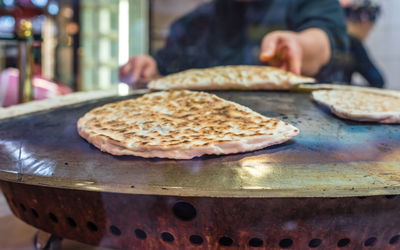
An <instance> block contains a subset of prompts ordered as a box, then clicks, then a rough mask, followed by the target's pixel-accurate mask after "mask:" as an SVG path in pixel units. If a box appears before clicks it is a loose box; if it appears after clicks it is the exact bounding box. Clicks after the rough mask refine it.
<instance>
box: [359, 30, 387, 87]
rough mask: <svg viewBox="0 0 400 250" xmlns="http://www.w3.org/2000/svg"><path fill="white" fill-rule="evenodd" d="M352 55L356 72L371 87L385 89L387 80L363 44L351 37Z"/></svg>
mask: <svg viewBox="0 0 400 250" xmlns="http://www.w3.org/2000/svg"><path fill="white" fill-rule="evenodd" d="M351 55H352V56H353V61H354V64H355V65H354V66H355V67H354V68H355V71H356V72H358V73H360V74H361V75H362V76H363V77H364V78H365V80H367V82H368V83H369V85H370V86H373V87H377V88H383V87H384V85H385V80H384V79H383V77H382V75H381V73H380V72H379V70H378V69H377V68H376V66H375V65H374V64H373V62H372V61H371V59H370V58H369V56H368V52H367V50H366V49H365V48H364V45H363V44H362V42H361V41H360V40H358V39H357V38H355V37H351Z"/></svg>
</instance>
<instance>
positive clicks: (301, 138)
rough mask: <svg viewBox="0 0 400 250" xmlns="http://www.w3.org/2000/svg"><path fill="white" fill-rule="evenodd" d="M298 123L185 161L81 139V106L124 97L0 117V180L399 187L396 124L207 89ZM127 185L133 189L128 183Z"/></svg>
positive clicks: (322, 193) (257, 188)
mask: <svg viewBox="0 0 400 250" xmlns="http://www.w3.org/2000/svg"><path fill="white" fill-rule="evenodd" d="M215 93H216V94H217V95H218V96H219V97H222V98H225V99H227V100H230V101H234V102H237V103H239V104H242V105H244V106H247V107H249V108H251V109H253V110H254V111H256V112H259V113H261V114H263V115H265V116H268V117H273V118H278V119H281V120H284V121H287V122H289V123H291V124H293V125H295V126H296V127H298V128H299V129H300V134H299V135H298V136H296V137H295V138H294V139H293V140H291V141H289V142H286V143H284V144H281V145H277V146H273V147H268V148H265V149H263V150H258V151H255V152H250V153H243V154H235V155H227V156H205V157H200V158H195V159H192V160H179V161H178V160H167V159H145V158H140V157H128V156H126V157H116V156H112V155H109V154H107V153H102V152H101V151H100V150H98V149H97V148H95V147H93V146H92V145H91V144H89V143H88V142H86V141H85V140H84V139H82V138H81V137H80V136H79V135H78V133H77V129H76V122H77V120H78V119H79V117H81V116H82V115H83V114H85V113H86V112H88V111H89V110H91V109H93V108H94V107H97V106H99V105H103V104H106V103H109V102H114V101H118V100H122V99H125V98H135V97H137V96H135V95H133V96H129V97H114V98H107V99H101V100H97V101H91V102H85V103H80V104H76V105H71V106H67V107H63V108H59V109H56V110H51V111H46V112H39V113H34V114H30V115H25V116H22V117H16V118H12V119H8V120H3V121H0V179H2V180H6V181H12V182H19V183H25V184H34V185H42V186H48V187H56V188H57V187H58V188H68V189H78V190H96V191H106V192H120V193H132V194H154V195H183V196H212V197H336V196H360V195H379V194H381V195H385V194H399V193H400V126H398V125H381V124H373V123H357V122H352V121H348V120H343V119H339V118H337V117H335V116H334V115H332V114H330V113H329V112H328V111H327V110H326V109H323V108H322V107H321V106H318V105H317V104H315V103H313V102H312V101H311V100H310V97H309V94H305V93H288V92H236V91H224V92H215ZM133 187H134V188H133Z"/></svg>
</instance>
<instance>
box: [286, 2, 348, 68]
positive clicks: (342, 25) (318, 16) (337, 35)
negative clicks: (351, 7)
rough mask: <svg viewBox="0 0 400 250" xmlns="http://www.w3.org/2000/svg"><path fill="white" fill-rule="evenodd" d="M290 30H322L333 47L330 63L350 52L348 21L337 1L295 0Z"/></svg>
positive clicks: (290, 14) (290, 17)
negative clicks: (336, 57) (338, 56)
mask: <svg viewBox="0 0 400 250" xmlns="http://www.w3.org/2000/svg"><path fill="white" fill-rule="evenodd" d="M288 28H289V29H290V30H293V31H302V30H305V29H309V28H319V29H322V30H323V31H324V32H325V33H326V34H327V35H328V38H329V41H330V45H331V51H332V53H331V55H332V56H331V61H330V63H331V62H332V59H333V58H334V57H335V56H337V55H338V54H339V55H341V54H344V53H346V52H347V51H348V48H349V40H348V36H347V31H346V21H345V17H344V12H343V9H342V7H341V6H340V4H339V2H338V1H337V0H293V2H292V4H291V8H290V12H289V15H288ZM328 64H329V63H328Z"/></svg>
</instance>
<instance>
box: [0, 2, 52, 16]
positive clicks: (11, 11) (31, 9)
mask: <svg viewBox="0 0 400 250" xmlns="http://www.w3.org/2000/svg"><path fill="white" fill-rule="evenodd" d="M45 13H46V10H45V9H43V8H39V7H36V6H35V5H33V4H32V3H31V1H15V3H14V5H12V6H11V7H7V8H1V9H0V16H3V15H8V16H13V17H14V18H15V20H18V19H23V18H32V17H36V16H39V15H42V14H45Z"/></svg>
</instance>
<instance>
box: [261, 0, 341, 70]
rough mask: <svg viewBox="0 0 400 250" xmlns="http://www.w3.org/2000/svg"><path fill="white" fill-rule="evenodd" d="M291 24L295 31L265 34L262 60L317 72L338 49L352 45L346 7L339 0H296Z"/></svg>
mask: <svg viewBox="0 0 400 250" xmlns="http://www.w3.org/2000/svg"><path fill="white" fill-rule="evenodd" d="M287 24H288V29H289V30H291V31H276V32H272V33H270V34H267V35H266V36H265V38H264V40H263V44H262V50H261V54H260V60H261V61H266V62H269V63H270V64H272V65H274V66H278V67H281V68H284V69H286V70H290V71H292V72H294V73H299V72H301V73H302V74H306V75H315V74H316V73H317V72H318V71H319V70H320V69H321V68H322V67H323V66H325V65H327V64H329V62H330V61H331V59H332V57H333V56H334V53H336V51H346V50H347V48H348V40H347V35H346V26H345V25H346V24H345V20H344V15H343V10H342V8H341V7H340V5H339V3H338V2H337V1H336V0H298V1H293V2H292V4H291V6H290V8H289V13H288V20H287ZM270 47H273V48H275V50H271V49H270ZM271 51H273V52H271Z"/></svg>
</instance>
